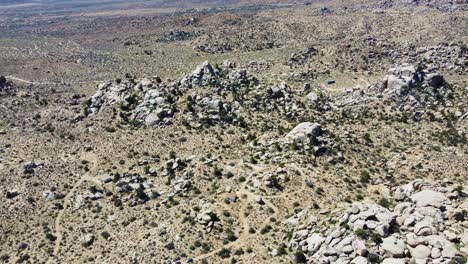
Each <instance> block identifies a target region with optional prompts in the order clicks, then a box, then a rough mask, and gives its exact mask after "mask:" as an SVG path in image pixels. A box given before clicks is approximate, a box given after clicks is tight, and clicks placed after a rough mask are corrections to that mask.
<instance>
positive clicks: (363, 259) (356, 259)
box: [351, 256, 369, 264]
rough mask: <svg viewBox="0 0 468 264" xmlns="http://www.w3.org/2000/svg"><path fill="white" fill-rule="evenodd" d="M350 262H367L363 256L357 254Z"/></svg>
mask: <svg viewBox="0 0 468 264" xmlns="http://www.w3.org/2000/svg"><path fill="white" fill-rule="evenodd" d="M351 263H352V264H367V263H369V262H368V261H367V259H366V258H365V257H362V256H357V257H355V258H354V259H353V260H352V261H351Z"/></svg>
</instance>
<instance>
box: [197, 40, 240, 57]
mask: <svg viewBox="0 0 468 264" xmlns="http://www.w3.org/2000/svg"><path fill="white" fill-rule="evenodd" d="M194 49H195V50H197V51H200V52H206V53H211V54H216V53H226V52H230V51H232V50H233V49H234V47H233V46H232V44H230V43H227V42H218V41H215V42H213V43H205V44H202V45H199V46H196V47H195V48H194Z"/></svg>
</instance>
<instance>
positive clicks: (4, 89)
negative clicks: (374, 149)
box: [0, 75, 16, 95]
mask: <svg viewBox="0 0 468 264" xmlns="http://www.w3.org/2000/svg"><path fill="white" fill-rule="evenodd" d="M15 92H16V87H15V85H14V84H13V83H12V82H10V81H8V80H7V79H6V78H5V77H4V76H1V75H0V95H7V94H14V93H15Z"/></svg>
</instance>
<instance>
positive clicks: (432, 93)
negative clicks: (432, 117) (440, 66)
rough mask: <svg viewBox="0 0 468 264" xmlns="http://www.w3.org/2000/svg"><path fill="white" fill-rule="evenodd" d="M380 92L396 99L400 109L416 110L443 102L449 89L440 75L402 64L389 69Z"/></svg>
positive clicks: (448, 94) (447, 95) (449, 92)
mask: <svg viewBox="0 0 468 264" xmlns="http://www.w3.org/2000/svg"><path fill="white" fill-rule="evenodd" d="M382 94H383V96H384V97H385V98H392V99H394V100H396V102H397V103H398V104H399V105H400V107H401V108H402V110H417V109H422V108H427V107H431V106H436V105H438V104H441V103H443V102H445V101H446V100H447V98H448V97H449V96H450V94H451V90H450V88H449V87H448V85H447V83H446V82H445V79H444V77H443V76H442V75H440V74H438V73H432V72H428V71H425V70H422V69H418V68H417V67H415V66H413V65H409V64H403V65H400V66H397V67H395V68H392V69H390V70H389V74H388V75H387V76H386V77H385V79H384V81H383V83H382Z"/></svg>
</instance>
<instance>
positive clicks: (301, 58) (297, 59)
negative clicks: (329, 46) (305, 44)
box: [288, 47, 318, 67]
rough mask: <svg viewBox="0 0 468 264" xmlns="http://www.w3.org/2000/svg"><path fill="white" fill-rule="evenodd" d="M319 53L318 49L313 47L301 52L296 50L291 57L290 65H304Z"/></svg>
mask: <svg viewBox="0 0 468 264" xmlns="http://www.w3.org/2000/svg"><path fill="white" fill-rule="evenodd" d="M317 53H318V51H317V50H316V49H315V48H313V47H309V48H306V49H304V50H303V51H300V52H295V53H293V54H291V56H290V57H289V59H288V65H289V67H298V66H302V65H304V64H306V63H307V62H308V61H309V59H310V58H311V57H313V56H315V55H317Z"/></svg>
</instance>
